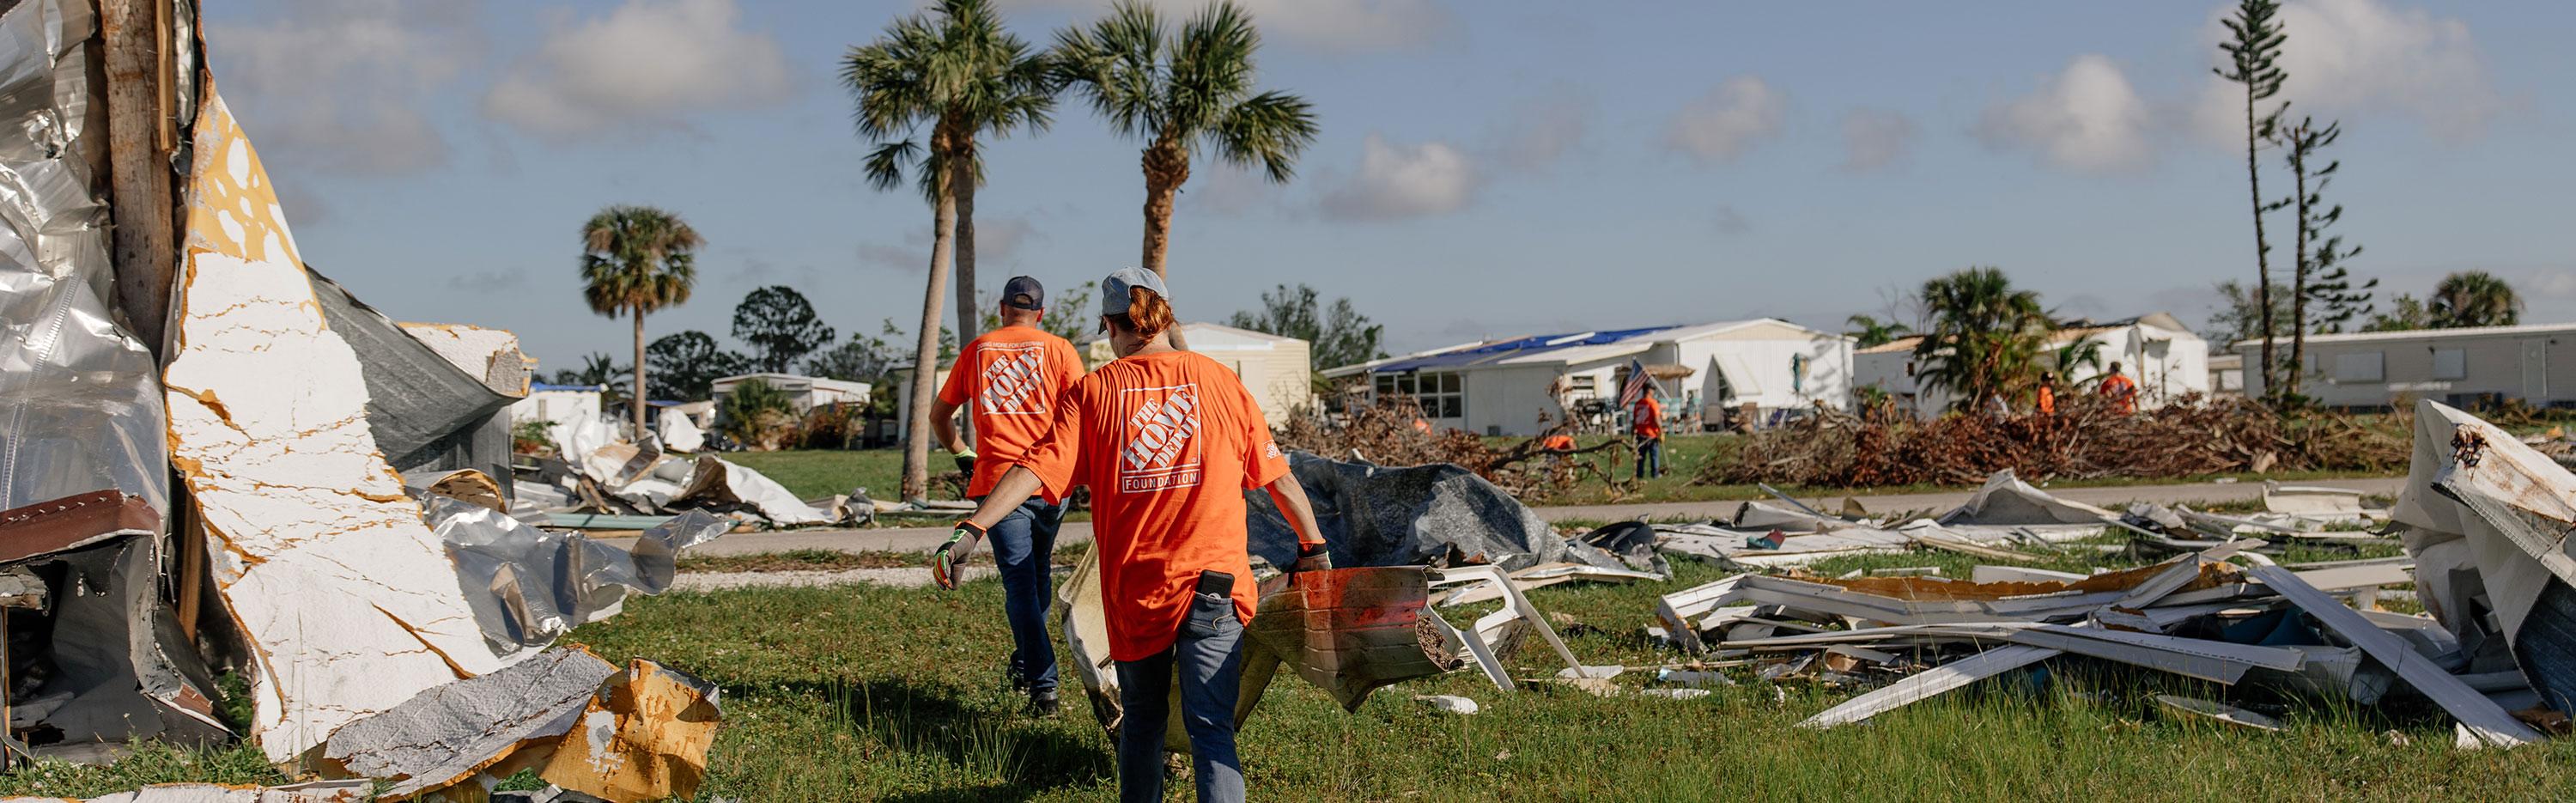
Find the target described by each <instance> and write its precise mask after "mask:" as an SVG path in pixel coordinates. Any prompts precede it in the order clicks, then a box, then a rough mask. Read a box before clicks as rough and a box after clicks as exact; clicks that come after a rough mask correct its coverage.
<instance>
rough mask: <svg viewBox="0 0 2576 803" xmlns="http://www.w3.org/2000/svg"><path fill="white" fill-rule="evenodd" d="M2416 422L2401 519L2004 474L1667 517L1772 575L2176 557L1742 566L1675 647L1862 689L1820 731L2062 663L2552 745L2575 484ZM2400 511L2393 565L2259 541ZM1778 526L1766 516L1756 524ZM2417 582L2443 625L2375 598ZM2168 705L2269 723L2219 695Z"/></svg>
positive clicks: (2354, 508) (2302, 535) (2302, 537)
mask: <svg viewBox="0 0 2576 803" xmlns="http://www.w3.org/2000/svg"><path fill="white" fill-rule="evenodd" d="M2414 422H2415V426H2416V432H2415V440H2414V450H2413V452H2414V459H2413V462H2412V474H2411V476H2410V480H2409V483H2408V485H2407V487H2406V491H2405V495H2404V496H2403V497H2402V498H2401V499H2400V501H2399V504H2398V506H2397V507H2396V508H2395V509H2394V511H2393V512H2382V511H2375V510H2371V509H2368V508H2365V507H2363V506H2362V504H2361V498H2360V495H2359V494H2357V493H2354V492H2350V491H2343V490H2340V489H2334V488H2312V487H2295V486H2278V485H2271V486H2267V487H2266V488H2265V492H2264V500H2265V504H2266V508H2267V512H2265V513H2261V514H2256V515H2253V516H2222V515H2216V514H2208V513H2200V512H2197V511H2192V510H2190V509H2189V508H2176V509H2165V508H2161V507H2157V506H2151V505H2140V506H2138V507H2136V508H2133V509H2131V510H2130V511H2128V512H2126V513H2125V514H2113V513H2112V512H2110V511H2106V510H2102V509H2100V508H2095V507H2091V506H2087V505H2082V504H2081V503H2077V502H2072V501H2068V500H2063V499H2058V498H2056V497H2054V496H2051V495H2049V494H2047V493H2046V492H2045V491H2041V490H2039V489H2036V488H2033V487H2031V486H2029V485H2027V484H2024V483H2021V482H2020V481H2019V480H2018V479H2015V478H2013V477H2012V476H2011V475H2010V474H2009V473H2003V474H1999V475H1997V476H1996V477H1994V478H1992V480H1990V482H1989V483H1988V484H1987V486H1986V487H1985V488H1984V489H1983V490H1981V491H1980V492H1979V493H1978V494H1977V496H1976V498H1974V499H1973V500H1971V502H1970V503H1969V504H1967V505H1963V506H1962V507H1961V508H1959V509H1957V510H1953V511H1950V512H1949V513H1946V514H1942V515H1940V516H1936V517H1924V518H1917V519H1912V520H1910V521H1906V522H1904V523H1898V524H1893V525H1891V524H1890V523H1889V522H1886V521H1878V520H1854V519H1852V518H1849V517H1843V516H1833V515H1827V514H1824V513H1821V512H1819V511H1816V510H1814V509H1813V508H1812V507H1808V506H1806V505H1804V504H1803V503H1799V502H1797V501H1796V500H1794V499H1789V498H1786V497H1783V498H1782V501H1783V503H1784V504H1782V505H1771V504H1767V503H1752V504H1748V505H1746V506H1745V508H1744V509H1743V510H1742V511H1741V512H1740V514H1739V515H1738V516H1737V518H1736V521H1735V522H1734V523H1733V526H1732V527H1721V526H1718V525H1715V524H1709V525H1687V526H1681V527H1673V528H1669V529H1666V530H1665V531H1664V535H1663V538H1662V539H1661V542H1660V543H1659V545H1658V546H1659V548H1661V549H1665V550H1667V551H1672V552H1675V553H1677V554H1689V555H1693V556H1695V557H1701V558H1705V559H1711V560H1717V561H1720V562H1724V563H1728V564H1733V565H1739V566H1745V567H1755V566H1763V567H1773V569H1774V571H1781V570H1780V569H1779V568H1778V567H1784V566H1797V565H1802V564H1806V563H1811V562H1813V561H1815V560H1818V559H1821V558H1824V557H1831V556H1835V555H1846V554H1855V553H1862V552H1875V551H1896V550H1900V549H1905V548H1909V547H1910V546H1927V547H1932V548H1938V549H1947V550H1953V551H1961V552H1966V553H1968V554H1977V555H1983V554H1985V553H1986V552H1988V551H1995V552H2020V551H2022V550H2025V549H2026V550H2029V551H2030V552H2032V553H2041V552H2046V551H2049V550H2055V549H2068V548H2074V549H2083V548H2094V547H2098V548H2105V549H2132V548H2147V549H2154V550H2159V551H2164V552H2168V553H2171V557H2168V558H2166V559H2165V560H2163V561H2162V562H2160V563H2156V564H2153V565H2149V566H2145V567H2142V568H2136V569H2129V570H2123V571H2103V572H2098V573H2094V574H2090V575H2087V574H2080V573H2069V572H2057V571H2048V570H2041V569H2031V568H2021V567H2013V566H2001V565H1981V566H1977V567H1975V570H1974V572H1973V573H1972V574H1973V576H1971V577H1967V578H1946V577H1941V576H1939V575H1938V572H1937V570H1935V571H1929V572H1913V571H1908V572H1889V573H1887V574H1886V575H1883V576H1869V575H1863V574H1862V573H1859V572H1854V573H1852V574H1850V575H1845V576H1842V577H1822V576H1816V575H1813V574H1808V573H1805V572H1803V571H1801V570H1798V569H1794V568H1791V569H1786V570H1785V571H1784V572H1783V573H1776V574H1763V573H1754V572H1749V571H1748V572H1746V573H1744V574H1738V575H1735V576H1731V577H1727V578H1725V579H1722V580H1718V581H1716V582H1712V583H1708V584H1705V585H1701V586H1698V587H1695V588H1690V589H1686V590H1682V591H1679V592H1675V593H1673V594H1669V595H1666V596H1664V597H1663V598H1662V600H1661V601H1660V603H1659V605H1658V609H1657V612H1656V613H1657V619H1658V620H1659V621H1660V623H1661V628H1662V630H1663V635H1664V637H1665V638H1666V639H1668V640H1669V641H1670V643H1672V644H1674V645H1676V646H1677V647H1679V648H1681V649H1683V650H1685V651H1687V652H1690V653H1693V654H1696V655H1699V656H1701V657H1703V658H1704V659H1708V660H1713V661H1717V662H1721V663H1726V664H1730V665H1739V666H1750V667H1753V671H1754V672H1755V674H1756V675H1757V676H1759V677H1762V678H1765V679H1772V680H1783V681H1785V680H1791V679H1797V680H1804V681H1809V682H1817V683H1823V684H1827V685H1832V686H1838V687H1845V688H1853V689H1869V691H1867V692H1866V693H1863V694H1860V695H1858V696H1855V697H1853V698H1851V699H1849V700H1847V701H1845V702H1843V703H1841V704H1839V705H1836V706H1833V707H1832V708H1830V709H1827V710H1825V711H1823V712H1821V713H1818V714H1816V715H1815V716H1814V717H1812V718H1810V719H1808V720H1807V721H1806V722H1805V723H1803V724H1805V725H1806V726H1809V727H1819V728H1822V727H1833V726H1836V725H1843V724H1848V723H1852V722H1858V721H1861V720H1865V719H1867V718H1869V717H1871V716H1874V715H1877V714H1879V713H1883V712H1885V711H1888V710H1890V709H1893V708H1896V707H1899V706H1903V705H1905V704H1908V703H1911V702H1914V701H1917V700H1921V699H1924V698H1926V697H1930V696H1932V695H1935V694H1938V693H1940V692H1943V691H1947V690H1950V689H1954V688H1959V687H1961V686H1965V685H1968V684H1970V683H1973V682H1975V681H1977V680H1979V679H1983V678H1988V677H1994V676H1997V675H2001V674H2004V673H2007V672H2011V671H2014V670H2016V669H2017V668H2019V667H2023V666H2026V665H2029V664H2033V663H2036V662H2040V661H2045V660H2049V659H2052V658H2058V657H2060V656H2070V657H2076V658H2082V659H2088V660H2095V661H2108V662H2114V663H2119V664H2127V665H2131V666H2136V667H2141V668H2146V669H2151V670H2155V671H2159V672H2166V673H2171V674H2175V675H2180V676H2183V677H2188V678H2193V679H2197V680H2202V681H2208V682H2212V683H2218V684H2222V685H2235V684H2240V683H2256V684H2263V685H2266V686H2271V687H2276V688H2279V689H2283V690H2288V691H2292V692H2296V693H2302V694H2307V695H2317V696H2328V697H2339V698H2344V699H2349V700H2351V701H2352V702H2354V703H2358V704H2362V705H2373V704H2377V703H2379V702H2381V700H2382V699H2383V698H2385V697H2386V696H2388V695H2389V694H2391V693H2392V692H2396V691H2399V690H2405V691H2408V692H2411V693H2413V694H2416V695H2420V696H2422V697H2424V698H2427V699H2429V700H2431V701H2432V702H2433V703H2434V704H2435V705H2437V706H2439V707H2440V708H2441V710H2443V711H2444V712H2445V713H2447V714H2449V715H2450V716H2451V717H2452V718H2454V719H2455V720H2456V721H2457V723H2458V726H2457V729H2458V732H2459V736H2458V738H2459V741H2461V743H2462V744H2464V745H2496V746H2511V745H2517V744H2524V743H2528V742H2533V741H2537V740H2539V739H2541V738H2542V735H2541V734H2542V731H2541V730H2540V729H2538V728H2535V725H2536V724H2543V723H2548V722H2552V721H2557V720H2559V719H2561V718H2562V717H2563V715H2564V714H2563V712H2565V711H2567V710H2569V703H2570V702H2571V700H2576V636H2571V635H2570V634H2576V626H2571V625H2576V587H2571V586H2570V585H2569V583H2571V582H2576V553H2570V552H2569V551H2568V550H2567V543H2566V541H2565V537H2566V534H2567V533H2569V532H2571V531H2576V506H2571V505H2576V475H2571V474H2569V473H2568V472H2567V470H2565V469H2563V468H2561V467H2559V466H2558V465H2557V464H2556V463H2554V462H2553V461H2551V460H2550V459H2549V458H2547V457H2545V456H2542V455H2541V454H2540V453H2538V452H2537V451H2534V450H2532V449H2530V448H2529V447H2527V446H2525V445H2523V444H2522V443H2520V442H2518V441H2515V440H2513V439H2512V438H2510V437H2508V436H2506V435H2505V434H2504V433H2503V432H2502V430H2498V429H2496V428H2494V427H2493V426H2491V425H2488V424H2486V423H2485V422H2483V421H2479V420H2477V419H2476V418H2475V417H2472V416H2469V415H2467V414H2465V413H2461V412H2459V411H2457V410H2454V409H2451V408H2448V407H2444V406H2442V405H2439V404H2434V403H2431V402H2424V403H2422V404H2421V405H2419V408H2418V411H2417V414H2416V416H2415V418H2414ZM2390 517H2393V519H2394V521H2395V526H2394V527H2393V528H2392V529H2393V530H2394V531H2395V532H2396V533H2397V534H2399V535H2401V536H2402V538H2403V541H2404V544H2405V547H2406V555H2404V556H2401V557H2395V558H2379V559H2362V560H2344V561H2326V562H2317V563H2307V564H2297V565H2284V564H2281V563H2277V562H2276V561H2275V560H2274V559H2273V557H2271V555H2269V554H2266V553H2274V554H2277V553H2278V552H2279V550H2278V549H2277V548H2276V547H2274V546H2273V545H2272V544H2271V543H2269V542H2268V541H2267V540H2266V539H2273V540H2299V541H2304V542H2308V543H2310V544H2312V545H2313V544H2318V543H2324V544H2332V543H2337V542H2347V543H2348V542H2351V541H2357V540H2368V541H2377V542H2381V543H2385V542H2386V541H2387V540H2388V538H2387V536H2384V535H2380V534H2375V533H2366V532H2353V531H2350V530H2337V529H2322V528H2326V527H2333V526H2339V525H2340V526H2349V525H2354V524H2361V523H2369V522H2377V521H2381V520H2384V519H2386V518H2390ZM1763 527H1768V528H1771V529H1768V530H1764V531H1761V532H1759V533H1758V534H1750V535H1749V534H1748V533H1754V531H1755V530H1757V529H1759V528H1763ZM2106 527H2107V528H2109V529H2108V530H2107V532H2108V533H2110V534H2111V535H2112V536H2113V537H2117V536H2122V535H2125V536H2127V538H2128V543H2127V544H2125V545H2120V546H2110V545H2105V544H2099V543H2092V544H2073V545H2071V546H2070V545H2069V544H2068V542H2069V541H2072V540H2082V539H2081V538H2080V537H2079V538H2073V539H2070V538H2065V537H2062V536H2064V535H2067V534H2071V533H2074V532H2080V531H2085V530H2090V531H2093V532H2095V533H2102V532H2105V528H2106ZM1783 530H1793V531H1795V532H1796V533H1797V534H1794V535H1792V534H1787V533H1784V532H1783ZM1962 530H1964V531H1965V532H1961V531H1962ZM1998 531H2000V532H2001V533H2002V534H2001V535H1998V534H1996V533H1997V532H1998ZM1928 534H1938V535H1940V536H1943V537H1941V538H1938V539H1935V540H1931V541H1927V540H1925V539H1924V538H1923V536H1925V535H1928ZM1765 536H1767V537H1765ZM2104 540H2109V539H2104ZM1998 557H2000V556H1998ZM2410 585H2411V586H2413V587H2414V591H2415V593H2416V594H2417V597H2418V598H2419V599H2420V600H2421V601H2422V603H2423V605H2424V607H2425V608H2426V609H2427V610H2428V611H2429V612H2430V613H2431V616H2429V617H2427V616H2415V615H2405V614H2397V613H2389V612H2385V611H2380V610H2376V609H2375V607H2376V606H2374V605H2373V604H2372V602H2373V600H2375V599H2376V598H2377V597H2378V595H2380V594H2383V593H2386V594H2401V593H2406V592H2404V591H2384V590H2383V589H2387V588H2390V587H2404V586H2410ZM2160 704H2162V705H2164V706H2166V707H2168V708H2170V709H2172V710H2174V711H2176V712H2177V713H2181V714H2187V715H2191V716H2203V717H2208V718H2212V719H2215V720H2217V721H2222V722H2228V723H2231V724H2236V725H2242V726H2245V727H2251V728H2257V729H2262V728H2276V727H2278V725H2277V723H2272V722H2270V721H2269V720H2268V718H2265V717H2262V716H2261V715H2259V714H2255V713H2253V712H2247V711H2243V710H2240V709H2236V708H2233V707H2230V706H2227V705H2224V704H2221V703H2215V702H2211V701H2206V700H2195V699H2190V698H2179V697H2176V698H2172V699H2167V700H2161V701H2160Z"/></svg>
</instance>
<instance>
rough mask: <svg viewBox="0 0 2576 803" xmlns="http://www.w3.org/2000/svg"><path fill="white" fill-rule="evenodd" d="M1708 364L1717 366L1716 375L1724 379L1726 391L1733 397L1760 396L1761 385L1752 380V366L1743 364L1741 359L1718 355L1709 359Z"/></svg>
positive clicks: (1734, 356) (1732, 355)
mask: <svg viewBox="0 0 2576 803" xmlns="http://www.w3.org/2000/svg"><path fill="white" fill-rule="evenodd" d="M1709 362H1711V363H1714V364H1715V365H1716V366H1717V373H1718V375H1719V376H1720V377H1723V378H1725V380H1726V387H1727V389H1728V390H1729V391H1731V392H1733V393H1734V395H1736V396H1738V397H1743V396H1759V395H1762V383H1761V381H1759V380H1757V379H1755V378H1754V374H1753V366H1750V365H1746V364H1744V358H1743V357H1741V356H1737V355H1734V354H1719V355H1717V356H1716V357H1713V358H1710V360H1709Z"/></svg>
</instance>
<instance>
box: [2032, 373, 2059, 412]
mask: <svg viewBox="0 0 2576 803" xmlns="http://www.w3.org/2000/svg"><path fill="white" fill-rule="evenodd" d="M2038 396H2039V397H2038V398H2036V399H2033V400H2032V401H2033V402H2034V404H2032V405H2031V409H2033V410H2037V411H2039V414H2040V415H2056V414H2057V372H2055V371H2041V372H2039V394H2038Z"/></svg>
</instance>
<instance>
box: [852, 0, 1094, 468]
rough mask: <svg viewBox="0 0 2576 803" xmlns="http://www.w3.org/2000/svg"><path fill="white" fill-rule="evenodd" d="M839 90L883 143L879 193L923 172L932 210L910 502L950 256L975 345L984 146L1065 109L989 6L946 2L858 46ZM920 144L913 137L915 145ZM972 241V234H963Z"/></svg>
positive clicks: (910, 426)
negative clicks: (977, 219)
mask: <svg viewBox="0 0 2576 803" xmlns="http://www.w3.org/2000/svg"><path fill="white" fill-rule="evenodd" d="M841 83H842V85H843V86H845V87H847V88H848V89H849V91H850V95H851V97H852V99H853V100H854V101H855V102H856V105H857V113H856V114H855V115H854V116H855V118H856V120H857V122H858V129H859V136H861V137H863V138H865V139H867V140H868V141H870V142H872V143H874V149H873V150H871V151H870V152H869V153H868V157H867V173H868V180H869V182H870V183H872V184H874V185H875V186H876V187H877V188H878V189H881V190H882V189H893V188H895V187H897V186H901V185H902V183H903V174H904V171H905V170H906V169H907V168H910V169H913V170H915V171H916V172H917V174H918V175H919V177H920V179H919V181H920V187H921V193H922V195H923V197H924V198H926V199H927V200H929V202H930V206H931V210H932V211H931V227H932V229H931V230H932V236H931V244H930V281H929V283H928V284H927V286H926V287H925V288H924V290H923V293H922V302H921V326H920V328H919V329H917V330H915V331H917V332H919V333H920V337H919V342H918V343H917V344H916V345H917V348H916V349H915V350H914V352H913V354H914V360H913V366H914V370H913V376H912V388H911V389H910V393H911V394H912V401H913V404H912V409H913V410H914V415H913V416H912V420H911V421H908V422H906V424H905V446H904V452H903V487H902V494H903V496H904V498H906V499H911V498H916V497H919V496H921V495H922V494H924V493H925V492H927V491H928V489H929V486H930V468H929V465H930V418H929V416H928V411H929V410H930V406H931V399H932V397H933V395H934V394H935V393H936V388H937V384H936V382H937V378H938V371H937V367H938V365H939V362H938V358H939V330H940V328H941V327H940V325H939V317H940V315H939V313H940V310H939V305H940V290H941V289H942V288H943V287H945V283H946V282H947V279H948V271H949V255H950V253H951V250H952V246H953V250H954V252H955V254H956V256H957V278H958V282H957V284H958V287H957V305H958V315H957V319H958V324H957V329H956V331H957V332H958V334H959V335H960V336H961V338H972V337H974V336H975V309H974V307H975V276H974V268H973V264H974V258H975V247H974V239H973V236H974V230H973V228H972V225H973V224H972V223H965V224H963V225H961V218H963V217H964V216H971V215H972V214H973V209H974V200H973V199H974V189H975V185H976V184H977V183H979V182H981V181H982V180H983V165H982V163H981V160H980V158H979V155H978V153H977V151H976V143H975V138H976V136H977V135H978V134H980V133H983V132H986V131H990V132H993V133H995V134H996V135H1004V134H1008V133H1009V132H1010V131H1012V130H1014V129H1018V128H1022V127H1026V128H1028V129H1031V130H1037V129H1043V128H1045V127H1046V125H1047V122H1048V114H1049V113H1050V112H1052V111H1053V110H1054V108H1055V98H1054V95H1053V91H1054V90H1053V84H1052V82H1051V81H1050V80H1049V79H1048V75H1047V69H1046V64H1045V61H1044V60H1043V59H1041V58H1039V57H1038V56H1036V55H1035V54H1034V53H1032V52H1031V50H1030V47H1029V44H1028V43H1027V42H1026V41H1024V40H1022V39H1020V38H1019V37H1017V36H1013V35H1011V34H1010V33H1009V32H1007V31H1004V30H1002V18H1001V15H1000V14H999V13H998V12H995V11H994V10H993V6H992V3H991V2H990V1H989V0H939V3H938V5H937V6H936V7H934V8H932V9H931V10H930V11H929V12H927V13H922V14H915V15H912V16H909V17H905V18H903V19H900V20H896V21H895V22H894V24H893V25H889V26H887V27H886V30H885V33H884V35H882V36H879V37H878V38H877V40H876V41H875V42H871V43H869V44H867V45H865V46H862V47H853V48H851V49H850V52H849V55H848V56H846V57H844V58H843V60H842V63H841ZM916 134H920V135H922V137H921V139H918V140H917V139H915V135H916ZM961 235H962V236H961Z"/></svg>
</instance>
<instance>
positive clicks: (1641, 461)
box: [1637, 438, 1664, 480]
mask: <svg viewBox="0 0 2576 803" xmlns="http://www.w3.org/2000/svg"><path fill="white" fill-rule="evenodd" d="M1663 475H1664V439H1662V438H1647V439H1644V440H1641V441H1638V442H1637V479H1641V480H1642V479H1645V478H1648V477H1661V476H1663Z"/></svg>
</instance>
